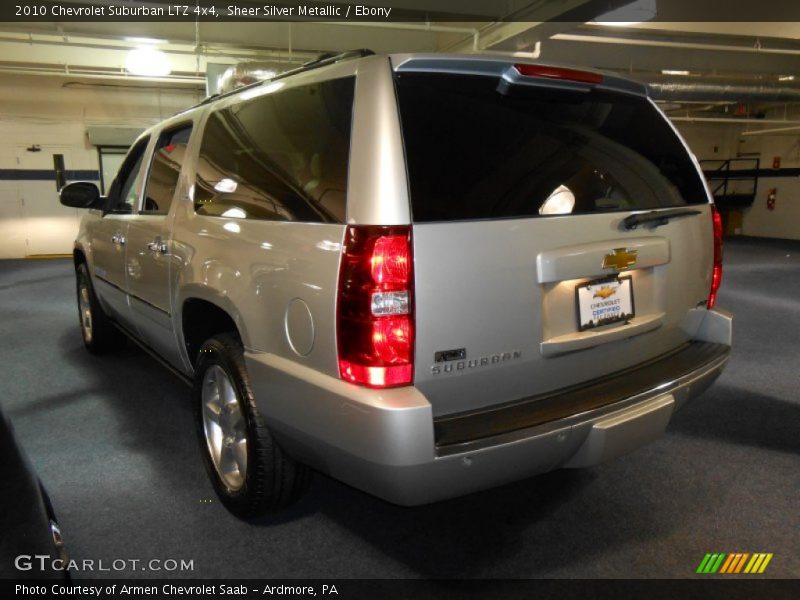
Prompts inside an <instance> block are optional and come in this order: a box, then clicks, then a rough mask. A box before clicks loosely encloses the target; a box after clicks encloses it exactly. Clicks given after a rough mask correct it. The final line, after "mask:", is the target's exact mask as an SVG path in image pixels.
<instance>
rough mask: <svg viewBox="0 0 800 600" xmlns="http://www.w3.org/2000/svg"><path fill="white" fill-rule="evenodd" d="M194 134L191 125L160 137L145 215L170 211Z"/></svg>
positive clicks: (163, 213)
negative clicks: (187, 150)
mask: <svg viewBox="0 0 800 600" xmlns="http://www.w3.org/2000/svg"><path fill="white" fill-rule="evenodd" d="M191 133H192V126H191V125H184V126H181V127H178V128H177V129H171V130H169V131H165V132H163V133H162V134H161V135H160V136H159V137H158V143H157V144H156V147H155V150H154V151H153V160H152V162H151V164H150V172H149V174H148V175H147V184H146V187H145V193H144V206H143V207H142V210H141V212H142V213H148V214H157V215H165V214H167V213H168V212H169V207H170V205H171V204H172V197H173V196H174V195H175V189H176V188H177V187H178V178H179V176H180V174H181V165H182V164H183V160H184V157H185V156H186V146H187V145H188V144H189V136H190V135H191Z"/></svg>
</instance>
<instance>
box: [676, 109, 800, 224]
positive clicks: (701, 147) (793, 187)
mask: <svg viewBox="0 0 800 600" xmlns="http://www.w3.org/2000/svg"><path fill="white" fill-rule="evenodd" d="M766 116H767V118H775V119H784V118H788V119H793V120H800V114H792V113H788V114H786V113H784V111H783V110H780V111H778V112H776V113H775V114H769V113H768V114H767V115H766ZM676 125H677V126H678V129H679V130H680V132H681V134H682V135H683V136H684V138H685V139H686V141H687V143H688V144H689V147H690V148H691V149H692V151H693V152H694V153H695V155H696V156H697V158H698V159H708V158H718V159H727V158H736V157H737V156H739V155H743V156H747V157H758V158H760V160H761V168H762V169H770V168H771V167H772V159H773V158H774V157H776V156H779V157H780V158H781V168H800V130H798V131H797V132H791V133H785V134H782V135H763V136H762V135H759V136H743V135H741V134H742V132H744V131H745V126H744V125H738V124H713V123H689V122H678V123H676ZM776 127H781V126H780V125H775V124H767V125H764V126H763V127H762V126H752V125H751V126H750V129H752V130H758V129H768V128H776ZM715 146H716V147H717V152H714V147H715ZM734 168H735V167H734ZM771 188H776V189H777V190H778V192H777V201H776V203H775V209H774V210H769V209H768V208H767V195H768V193H769V190H770V189H771ZM742 217H743V218H742V234H744V235H751V236H760V237H772V238H786V239H800V178H798V177H761V178H759V181H758V187H757V189H756V198H755V201H754V202H753V205H752V206H750V207H749V208H746V209H744V212H743V215H742Z"/></svg>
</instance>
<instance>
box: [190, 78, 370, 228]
mask: <svg viewBox="0 0 800 600" xmlns="http://www.w3.org/2000/svg"><path fill="white" fill-rule="evenodd" d="M280 83H281V82H278V85H280ZM269 85H270V84H265V86H266V87H264V88H263V89H264V90H268V89H269ZM261 89H262V88H253V89H252V91H249V92H246V93H245V94H243V95H242V97H244V96H245V95H247V94H252V95H253V96H255V97H253V98H250V99H245V100H243V101H242V102H239V103H236V104H233V105H231V106H229V107H227V108H224V109H222V110H218V111H216V112H214V113H212V114H211V115H210V116H209V118H208V122H207V123H206V126H205V129H204V131H203V141H202V143H201V148H200V158H199V161H198V166H197V179H196V186H195V210H196V211H197V213H198V214H203V215H209V216H216V217H227V218H240V219H265V220H271V221H305V222H323V223H330V222H333V223H341V222H344V219H345V209H346V191H347V166H348V158H349V154H350V124H351V121H352V113H353V95H354V89H355V78H354V77H347V78H343V79H336V80H332V81H326V82H323V83H316V84H313V85H305V86H300V87H295V88H290V89H287V90H283V91H275V92H272V93H263V94H262V95H259V91H260V90H261Z"/></svg>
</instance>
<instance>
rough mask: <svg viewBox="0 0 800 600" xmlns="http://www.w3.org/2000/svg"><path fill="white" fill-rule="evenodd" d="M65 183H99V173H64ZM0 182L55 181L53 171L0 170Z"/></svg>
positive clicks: (68, 171)
mask: <svg viewBox="0 0 800 600" xmlns="http://www.w3.org/2000/svg"><path fill="white" fill-rule="evenodd" d="M64 176H65V178H66V179H67V181H76V180H83V181H86V180H88V181H100V171H95V170H83V171H70V170H66V171H64ZM0 180H5V181H8V180H18V181H55V180H56V172H55V171H54V170H53V169H0Z"/></svg>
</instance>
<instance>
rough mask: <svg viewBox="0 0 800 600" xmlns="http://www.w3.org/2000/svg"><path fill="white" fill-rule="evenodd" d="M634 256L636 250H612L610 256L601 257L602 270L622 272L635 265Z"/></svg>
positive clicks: (636, 252)
mask: <svg viewBox="0 0 800 600" xmlns="http://www.w3.org/2000/svg"><path fill="white" fill-rule="evenodd" d="M636 254H638V250H628V249H627V248H614V250H613V252H612V253H611V254H606V255H605V256H604V257H603V268H604V269H616V270H617V271H624V270H625V269H628V268H630V267H632V266H633V265H635V264H636Z"/></svg>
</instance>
